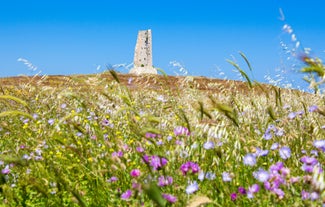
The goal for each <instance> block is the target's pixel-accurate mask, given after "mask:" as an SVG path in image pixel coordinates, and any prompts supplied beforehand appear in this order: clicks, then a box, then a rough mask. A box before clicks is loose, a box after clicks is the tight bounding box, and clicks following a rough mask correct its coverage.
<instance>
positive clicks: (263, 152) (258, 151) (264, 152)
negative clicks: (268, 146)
mask: <svg viewBox="0 0 325 207" xmlns="http://www.w3.org/2000/svg"><path fill="white" fill-rule="evenodd" d="M255 149H256V152H255V153H254V155H255V157H260V156H262V157H264V156H266V155H267V154H268V153H269V151H268V150H262V149H261V148H259V147H255Z"/></svg>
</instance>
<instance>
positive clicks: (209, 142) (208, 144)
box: [203, 141, 214, 150]
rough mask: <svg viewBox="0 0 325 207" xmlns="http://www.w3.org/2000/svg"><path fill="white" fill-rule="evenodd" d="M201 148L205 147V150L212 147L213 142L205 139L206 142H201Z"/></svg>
mask: <svg viewBox="0 0 325 207" xmlns="http://www.w3.org/2000/svg"><path fill="white" fill-rule="evenodd" d="M203 148H204V149H206V150H209V149H213V148H214V142H212V141H207V142H206V143H204V144H203Z"/></svg>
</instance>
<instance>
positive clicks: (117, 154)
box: [112, 151, 123, 157]
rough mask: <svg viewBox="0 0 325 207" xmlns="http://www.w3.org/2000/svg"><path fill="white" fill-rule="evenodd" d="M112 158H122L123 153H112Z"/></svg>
mask: <svg viewBox="0 0 325 207" xmlns="http://www.w3.org/2000/svg"><path fill="white" fill-rule="evenodd" d="M112 157H123V152H122V151H118V152H113V153H112Z"/></svg>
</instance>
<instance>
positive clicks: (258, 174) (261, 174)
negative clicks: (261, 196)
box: [253, 168, 270, 183]
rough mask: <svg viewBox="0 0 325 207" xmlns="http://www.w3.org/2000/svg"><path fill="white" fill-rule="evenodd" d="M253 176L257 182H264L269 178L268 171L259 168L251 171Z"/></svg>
mask: <svg viewBox="0 0 325 207" xmlns="http://www.w3.org/2000/svg"><path fill="white" fill-rule="evenodd" d="M253 176H254V178H255V179H256V180H258V181H259V182H262V183H264V182H266V181H267V180H268V179H269V177H270V173H269V172H267V171H265V170H264V169H262V168H260V169H259V170H258V171H255V172H253Z"/></svg>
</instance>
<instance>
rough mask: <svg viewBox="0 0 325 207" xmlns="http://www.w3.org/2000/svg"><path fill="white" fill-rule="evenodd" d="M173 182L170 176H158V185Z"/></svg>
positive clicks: (161, 185)
mask: <svg viewBox="0 0 325 207" xmlns="http://www.w3.org/2000/svg"><path fill="white" fill-rule="evenodd" d="M171 184H173V178H172V177H170V176H167V177H164V176H163V175H162V176H160V177H159V178H158V186H160V187H163V186H167V185H171Z"/></svg>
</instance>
